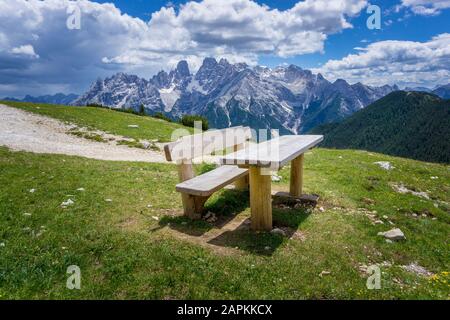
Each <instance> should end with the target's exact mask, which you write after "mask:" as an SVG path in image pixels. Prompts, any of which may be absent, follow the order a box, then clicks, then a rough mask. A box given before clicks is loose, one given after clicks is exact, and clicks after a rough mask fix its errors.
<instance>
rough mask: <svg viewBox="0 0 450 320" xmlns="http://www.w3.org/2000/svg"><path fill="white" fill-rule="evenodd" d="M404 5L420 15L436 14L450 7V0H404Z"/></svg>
mask: <svg viewBox="0 0 450 320" xmlns="http://www.w3.org/2000/svg"><path fill="white" fill-rule="evenodd" d="M402 6H403V7H407V8H410V9H411V10H412V12H414V13H415V14H418V15H424V16H434V15H438V14H440V13H441V11H442V10H444V9H449V8H450V0H402Z"/></svg>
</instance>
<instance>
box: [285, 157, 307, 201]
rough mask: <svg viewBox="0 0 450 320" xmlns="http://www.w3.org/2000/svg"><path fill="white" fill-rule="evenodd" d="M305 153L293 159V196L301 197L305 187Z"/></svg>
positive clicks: (291, 191)
mask: <svg viewBox="0 0 450 320" xmlns="http://www.w3.org/2000/svg"><path fill="white" fill-rule="evenodd" d="M303 158H304V157H303V154H301V155H299V156H298V157H297V158H295V159H294V160H292V161H291V183H290V189H289V193H290V195H291V196H293V197H300V196H301V195H302V191H303V190H302V189H303Z"/></svg>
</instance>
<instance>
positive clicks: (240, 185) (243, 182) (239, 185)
mask: <svg viewBox="0 0 450 320" xmlns="http://www.w3.org/2000/svg"><path fill="white" fill-rule="evenodd" d="M244 146H245V145H244V144H243V143H242V144H238V145H235V146H234V152H236V151H239V150H242V149H244ZM234 185H235V186H236V189H237V190H248V188H249V182H248V175H245V176H243V177H242V178H239V179H237V180H236V181H235V182H234Z"/></svg>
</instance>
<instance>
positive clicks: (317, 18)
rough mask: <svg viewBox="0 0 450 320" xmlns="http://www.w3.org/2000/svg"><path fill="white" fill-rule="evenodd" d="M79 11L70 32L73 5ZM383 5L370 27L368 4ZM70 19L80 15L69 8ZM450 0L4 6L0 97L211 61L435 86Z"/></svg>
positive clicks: (447, 60) (448, 59) (449, 51)
mask: <svg viewBox="0 0 450 320" xmlns="http://www.w3.org/2000/svg"><path fill="white" fill-rule="evenodd" d="M74 4H75V5H76V7H77V8H78V9H79V11H80V22H81V25H80V28H79V29H74V30H72V29H70V30H69V29H68V27H67V26H66V20H67V19H68V16H70V14H69V13H68V11H67V9H68V8H69V7H71V6H73V5H74ZM370 4H375V5H378V6H379V7H380V8H381V12H382V13H381V29H380V30H369V29H368V28H367V26H366V20H367V19H368V17H369V16H370V14H368V13H367V12H366V8H367V6H368V5H370ZM71 12H73V11H71ZM449 21H450V0H434V1H431V0H389V1H375V0H374V1H370V3H369V1H365V0H334V1H325V0H316V1H313V0H304V1H293V0H283V1H273V0H258V1H251V0H203V1H196V2H192V1H175V0H174V1H160V0H133V1H129V0H128V1H127V0H115V1H113V0H109V1H104V0H98V1H89V0H79V1H69V0H44V1H39V0H29V1H26V0H8V1H0V97H1V96H6V95H8V96H23V95H25V94H33V95H38V94H53V93H56V92H63V93H69V92H74V93H82V92H83V91H85V90H86V89H87V88H88V87H89V85H90V83H92V82H93V81H94V80H95V79H96V78H97V77H106V76H110V75H112V74H113V73H115V72H122V71H123V72H128V73H133V74H137V75H139V76H142V77H145V78H150V77H151V76H152V75H153V74H154V73H156V72H157V71H159V70H161V69H166V70H167V69H170V68H173V67H174V65H175V64H176V62H177V61H178V60H180V59H186V60H188V62H189V64H190V66H191V69H192V71H193V72H195V70H196V68H198V67H199V65H200V64H201V61H202V59H203V58H204V57H206V56H214V57H216V58H221V57H225V58H227V59H228V60H230V61H231V62H241V61H243V62H246V63H248V64H250V65H255V64H260V65H266V66H269V67H275V66H277V65H281V64H291V63H292V64H296V65H298V66H301V67H303V68H308V69H312V70H313V71H314V72H321V73H322V74H323V75H324V76H325V77H326V78H327V79H329V80H331V81H333V80H335V79H337V78H344V79H346V80H347V81H349V82H351V83H354V82H357V81H362V82H364V83H367V84H370V85H382V84H386V83H388V84H394V83H395V84H399V85H400V86H401V87H403V86H428V87H434V86H436V85H437V84H443V83H448V82H450V81H449V78H450V70H449V68H450V67H449V66H450V28H449V27H450V23H449Z"/></svg>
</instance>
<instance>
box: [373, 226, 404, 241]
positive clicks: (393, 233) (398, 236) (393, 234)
mask: <svg viewBox="0 0 450 320" xmlns="http://www.w3.org/2000/svg"><path fill="white" fill-rule="evenodd" d="M378 235H379V236H384V237H385V238H386V239H388V240H391V241H398V240H404V239H406V237H405V235H404V234H403V232H402V230H400V229H399V228H395V229H391V230H389V231H386V232H378Z"/></svg>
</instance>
